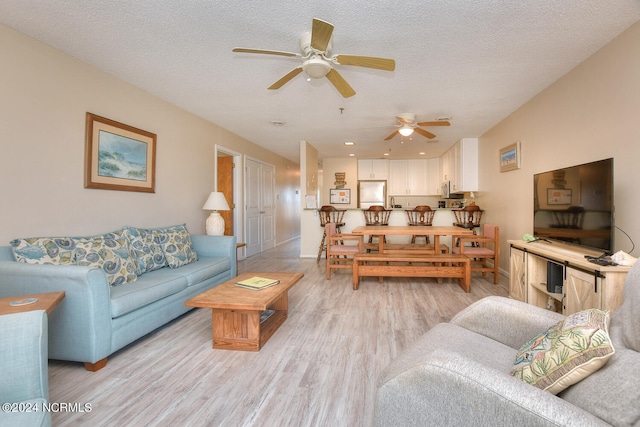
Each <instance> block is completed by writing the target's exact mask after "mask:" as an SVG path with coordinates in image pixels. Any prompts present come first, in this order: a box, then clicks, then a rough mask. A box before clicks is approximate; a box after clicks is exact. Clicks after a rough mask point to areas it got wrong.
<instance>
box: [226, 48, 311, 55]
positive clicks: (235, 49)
mask: <svg viewBox="0 0 640 427" xmlns="http://www.w3.org/2000/svg"><path fill="white" fill-rule="evenodd" d="M233 52H240V53H260V54H266V55H280V56H298V57H302V55H300V54H299V53H293V52H282V51H280V50H265V49H248V48H245V47H235V48H233Z"/></svg>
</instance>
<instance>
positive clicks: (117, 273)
mask: <svg viewBox="0 0 640 427" xmlns="http://www.w3.org/2000/svg"><path fill="white" fill-rule="evenodd" d="M75 241H76V262H77V264H78V265H83V266H89V267H98V268H101V269H102V270H104V272H105V274H106V275H107V282H108V283H109V285H111V286H119V285H122V284H124V283H130V282H134V281H135V280H136V279H137V275H136V266H135V263H134V261H133V259H132V257H131V251H130V249H129V241H128V240H127V238H126V237H125V236H124V233H123V232H122V230H119V231H116V232H113V233H107V234H104V235H101V236H94V237H81V238H77V239H75Z"/></svg>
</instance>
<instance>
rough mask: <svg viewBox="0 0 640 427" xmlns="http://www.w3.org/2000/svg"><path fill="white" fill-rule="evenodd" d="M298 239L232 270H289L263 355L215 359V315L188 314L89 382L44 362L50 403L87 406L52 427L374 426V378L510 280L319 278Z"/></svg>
mask: <svg viewBox="0 0 640 427" xmlns="http://www.w3.org/2000/svg"><path fill="white" fill-rule="evenodd" d="M298 254H299V241H297V240H296V241H293V242H289V243H286V244H284V245H281V246H279V247H278V248H276V249H272V250H270V251H266V252H263V253H262V254H259V255H256V256H254V257H252V258H249V259H247V260H244V261H241V262H240V263H239V270H240V272H246V271H292V272H293V271H296V272H303V273H304V274H305V277H304V278H303V279H302V280H301V281H300V283H298V285H296V286H295V287H293V288H292V289H291V290H290V291H289V318H288V319H287V320H286V321H285V322H284V324H283V325H282V326H281V327H280V329H279V330H278V331H277V332H276V333H275V334H274V335H273V337H272V338H271V339H270V340H269V342H268V343H267V344H266V345H265V346H264V347H263V348H262V350H261V351H260V352H258V353H253V352H237V351H228V350H213V349H212V347H211V310H209V309H195V310H193V311H191V312H190V313H188V314H186V315H184V316H182V317H181V318H179V319H177V320H175V321H174V322H171V323H170V324H168V325H166V326H165V327H163V328H160V329H159V330H157V331H155V332H154V333H152V334H150V335H148V336H146V337H144V338H142V339H140V340H139V341H137V342H135V343H134V344H132V345H130V346H128V347H126V348H124V349H123V350H121V351H119V352H117V353H116V354H114V355H112V356H111V357H109V362H108V363H107V366H106V367H105V368H104V369H102V370H100V371H98V372H95V373H92V372H88V371H86V370H85V369H84V367H83V366H82V364H80V363H71V362H60V361H50V362H49V390H50V396H49V398H50V401H51V402H57V403H78V404H81V405H82V404H85V403H89V404H91V411H90V412H84V413H82V412H59V413H54V414H53V422H54V425H56V426H77V425H87V426H89V425H90V426H92V427H97V426H116V425H117V426H129V425H135V426H145V425H162V426H165V425H171V426H178V425H179V426H276V425H277V426H332V427H335V426H349V427H352V426H369V425H372V422H373V413H374V400H375V390H376V380H377V378H378V376H379V374H380V372H381V371H382V370H383V369H384V367H385V366H386V365H387V364H388V363H389V361H390V360H392V359H393V358H395V357H396V356H397V354H398V353H399V352H401V351H402V350H403V349H404V348H406V347H407V346H409V345H410V344H411V343H412V342H413V341H414V340H415V339H416V338H417V337H419V336H420V335H422V334H423V333H424V332H426V331H427V330H428V329H429V328H431V327H432V326H434V325H435V324H437V323H439V322H444V321H447V320H448V319H450V318H451V317H452V316H453V315H454V314H456V313H457V312H458V311H460V310H461V309H462V308H464V307H466V306H467V305H469V304H470V303H471V302H473V301H476V300H478V299H480V298H482V297H485V296H488V295H502V296H506V295H507V293H508V285H507V279H506V278H505V277H501V278H500V284H499V285H493V283H492V281H493V279H492V277H491V276H490V275H488V276H487V279H488V280H487V279H484V278H482V276H480V275H479V274H476V273H474V274H473V279H472V285H471V293H470V294H467V293H465V292H464V291H463V290H462V289H461V288H460V286H458V284H457V282H455V281H452V280H451V281H447V280H445V281H444V282H443V283H442V284H440V285H439V284H437V283H436V282H435V280H433V279H410V278H386V279H385V280H384V283H382V284H380V283H378V281H377V278H365V279H364V280H363V281H362V282H361V284H360V289H359V290H358V291H354V290H353V289H352V286H351V271H350V270H339V271H337V272H335V273H333V274H332V279H331V280H330V281H329V280H326V276H325V261H324V259H322V260H321V261H320V262H319V263H317V262H316V260H315V259H300V258H298Z"/></svg>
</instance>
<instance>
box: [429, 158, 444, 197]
mask: <svg viewBox="0 0 640 427" xmlns="http://www.w3.org/2000/svg"><path fill="white" fill-rule="evenodd" d="M441 183H442V180H441V179H440V159H439V158H438V157H433V158H431V159H427V195H429V196H439V195H440V184H441Z"/></svg>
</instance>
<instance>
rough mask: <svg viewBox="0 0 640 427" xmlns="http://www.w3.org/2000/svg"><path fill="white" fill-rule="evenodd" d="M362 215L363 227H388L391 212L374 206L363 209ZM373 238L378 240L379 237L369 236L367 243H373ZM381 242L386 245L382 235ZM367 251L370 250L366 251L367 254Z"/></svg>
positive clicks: (385, 239)
mask: <svg viewBox="0 0 640 427" xmlns="http://www.w3.org/2000/svg"><path fill="white" fill-rule="evenodd" d="M362 214H363V215H364V223H365V225H389V217H390V216H391V210H388V209H385V208H384V206H379V205H374V206H370V207H369V208H367V209H363V210H362ZM374 238H376V239H379V238H380V236H377V235H372V234H370V235H369V243H374V242H373V239H374ZM382 241H383V242H384V243H387V238H386V237H385V235H384V234H383V235H382ZM369 251H370V249H367V252H369Z"/></svg>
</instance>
